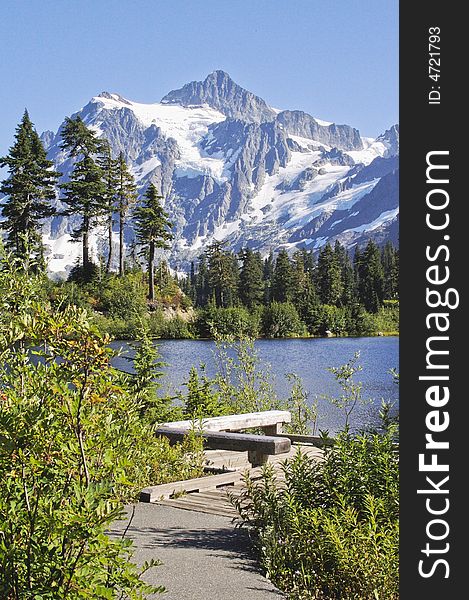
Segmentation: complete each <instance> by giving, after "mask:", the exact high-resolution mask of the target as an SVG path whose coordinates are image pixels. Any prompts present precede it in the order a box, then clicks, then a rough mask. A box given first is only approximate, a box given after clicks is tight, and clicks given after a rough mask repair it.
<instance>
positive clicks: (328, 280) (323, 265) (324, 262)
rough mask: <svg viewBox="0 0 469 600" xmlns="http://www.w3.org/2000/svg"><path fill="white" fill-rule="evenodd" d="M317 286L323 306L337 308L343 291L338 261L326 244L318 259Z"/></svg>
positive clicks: (330, 247) (328, 244) (329, 246)
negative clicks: (327, 305)
mask: <svg viewBox="0 0 469 600" xmlns="http://www.w3.org/2000/svg"><path fill="white" fill-rule="evenodd" d="M317 286H318V293H319V298H320V300H321V302H322V303H323V304H330V305H334V306H338V305H339V304H340V300H341V298H342V294H343V291H344V288H343V283H342V272H341V266H340V263H339V259H338V257H337V255H336V253H335V252H334V250H333V249H332V246H331V245H330V243H329V242H328V243H327V244H326V245H325V246H323V248H322V249H321V251H320V252H319V257H318V269H317Z"/></svg>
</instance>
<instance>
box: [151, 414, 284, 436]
mask: <svg viewBox="0 0 469 600" xmlns="http://www.w3.org/2000/svg"><path fill="white" fill-rule="evenodd" d="M284 423H291V414H290V412H289V411H288V410H264V411H261V412H254V413H243V414H239V415H227V416H223V417H210V418H208V419H203V420H202V429H203V431H243V430H244V429H252V428H257V429H262V430H263V432H264V433H265V434H266V435H278V434H281V433H282V427H283V424H284ZM198 425H199V423H198V422H197V421H196V422H195V427H196V428H197V427H198ZM161 426H162V427H170V428H172V429H192V428H193V426H194V422H193V421H190V420H188V421H172V422H170V423H163V424H162V425H161Z"/></svg>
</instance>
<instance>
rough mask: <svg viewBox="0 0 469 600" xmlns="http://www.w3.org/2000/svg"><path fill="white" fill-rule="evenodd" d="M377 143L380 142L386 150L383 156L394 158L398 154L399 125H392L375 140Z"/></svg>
mask: <svg viewBox="0 0 469 600" xmlns="http://www.w3.org/2000/svg"><path fill="white" fill-rule="evenodd" d="M376 141H377V142H382V143H383V144H384V145H385V146H386V148H387V150H386V153H385V156H396V155H398V154H399V125H398V124H397V125H393V126H392V127H390V128H389V129H387V130H386V131H385V132H384V133H382V134H381V135H380V136H379V137H377V138H376Z"/></svg>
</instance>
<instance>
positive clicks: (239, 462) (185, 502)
mask: <svg viewBox="0 0 469 600" xmlns="http://www.w3.org/2000/svg"><path fill="white" fill-rule="evenodd" d="M298 449H299V450H300V451H301V452H303V453H305V454H308V455H310V456H312V457H313V458H315V459H318V460H320V458H321V456H322V454H323V451H322V450H321V449H319V448H317V447H315V446H312V445H306V444H293V445H292V448H291V450H290V452H288V453H284V454H279V455H275V456H270V457H269V460H268V462H269V463H271V464H273V465H274V468H275V471H276V474H277V477H278V480H279V481H281V480H282V479H283V477H282V475H283V473H282V469H281V463H282V461H284V460H285V459H286V458H291V457H292V456H293V455H294V454H295V452H296V451H297V450H298ZM247 454H248V453H247V452H230V451H223V450H207V451H205V459H206V467H207V468H209V469H212V470H222V469H223V470H224V472H222V473H219V474H217V475H208V476H207V477H201V478H199V479H197V480H190V481H187V482H179V485H177V486H175V484H165V485H161V486H156V487H155V488H151V489H152V495H151V497H150V496H149V497H148V499H147V501H150V502H151V503H154V504H160V505H163V506H171V507H173V508H180V509H183V510H190V511H194V512H201V513H207V514H212V515H218V516H224V517H231V518H236V517H237V516H238V513H237V512H236V510H235V508H234V507H233V505H232V504H231V502H230V500H229V496H230V495H233V496H235V497H237V496H239V495H240V494H242V493H243V491H244V490H245V484H244V476H245V474H246V472H247V473H248V474H249V477H250V479H251V480H253V481H256V480H259V479H260V478H261V473H262V468H261V467H255V468H251V465H250V463H249V461H248V456H247ZM172 486H173V487H172Z"/></svg>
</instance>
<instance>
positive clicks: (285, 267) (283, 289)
mask: <svg viewBox="0 0 469 600" xmlns="http://www.w3.org/2000/svg"><path fill="white" fill-rule="evenodd" d="M294 295H295V290H294V278H293V268H292V264H291V262H290V257H289V256H288V252H287V251H286V250H285V249H284V248H282V249H281V250H280V252H279V253H278V256H277V260H276V261H275V269H274V276H273V281H272V299H273V300H275V302H291V301H292V299H293V296H294Z"/></svg>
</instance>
